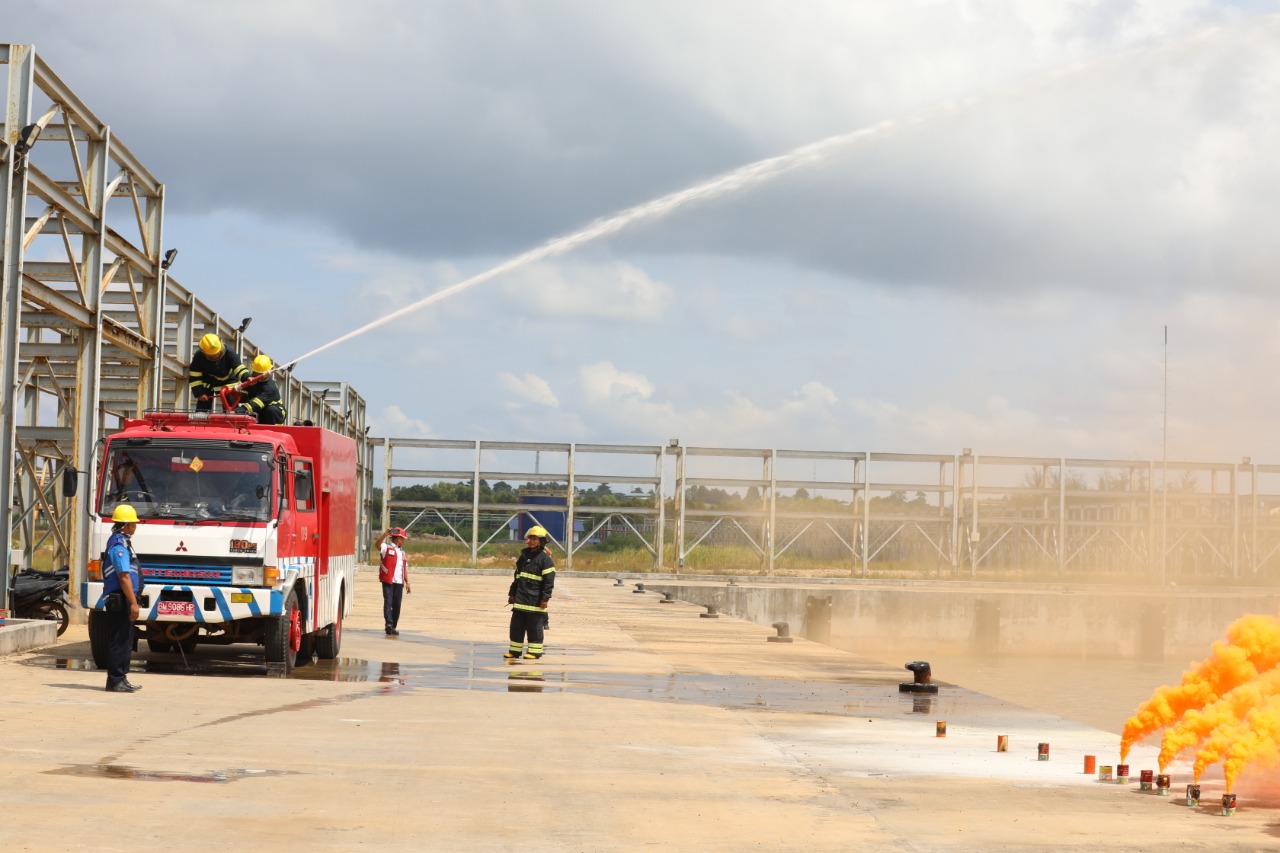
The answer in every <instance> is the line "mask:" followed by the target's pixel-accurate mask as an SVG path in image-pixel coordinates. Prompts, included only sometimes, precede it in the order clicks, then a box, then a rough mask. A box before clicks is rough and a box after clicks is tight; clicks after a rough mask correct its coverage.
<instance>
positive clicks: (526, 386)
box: [498, 373, 560, 409]
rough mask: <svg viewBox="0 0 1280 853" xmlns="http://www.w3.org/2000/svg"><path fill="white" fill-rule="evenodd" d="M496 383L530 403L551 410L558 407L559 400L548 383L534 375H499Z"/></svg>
mask: <svg viewBox="0 0 1280 853" xmlns="http://www.w3.org/2000/svg"><path fill="white" fill-rule="evenodd" d="M498 381H499V382H500V383H502V386H503V387H504V388H506V389H507V390H508V391H510V392H511V393H512V394H515V395H516V396H517V397H520V398H521V399H523V400H528V401H529V402H530V403H537V404H538V405H540V406H547V407H549V408H552V409H554V408H556V407H557V406H559V405H560V400H559V399H558V398H557V397H556V395H555V392H554V391H552V390H551V385H550V383H548V382H547V380H545V379H543V378H542V377H541V376H538V375H536V374H533V373H526V374H525V375H524V376H516V375H515V374H512V373H499V374H498Z"/></svg>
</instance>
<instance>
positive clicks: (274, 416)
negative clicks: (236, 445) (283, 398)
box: [258, 403, 285, 424]
mask: <svg viewBox="0 0 1280 853" xmlns="http://www.w3.org/2000/svg"><path fill="white" fill-rule="evenodd" d="M284 421H285V414H284V406H282V405H280V404H279V403H271V404H269V405H267V406H264V407H263V409H262V411H260V412H258V423H260V424H282V423H284Z"/></svg>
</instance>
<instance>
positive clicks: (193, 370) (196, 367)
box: [187, 332, 249, 412]
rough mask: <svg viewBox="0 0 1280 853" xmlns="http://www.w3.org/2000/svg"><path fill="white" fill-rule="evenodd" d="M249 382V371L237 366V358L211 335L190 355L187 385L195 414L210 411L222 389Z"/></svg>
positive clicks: (238, 358)
mask: <svg viewBox="0 0 1280 853" xmlns="http://www.w3.org/2000/svg"><path fill="white" fill-rule="evenodd" d="M248 378H249V370H248V368H246V367H245V366H244V365H243V364H241V363H240V356H238V355H236V354H235V353H234V352H232V351H231V349H230V348H229V347H227V346H226V345H224V344H223V343H222V338H220V337H218V336H217V335H215V334H213V333H212V332H210V333H209V334H207V335H205V336H204V337H203V338H201V339H200V346H198V347H197V348H196V351H195V352H193V353H192V354H191V363H190V364H189V365H187V383H188V384H189V385H190V387H191V396H192V397H194V398H195V401H196V411H197V412H209V411H212V410H213V398H214V397H216V396H217V394H218V391H219V390H220V389H221V388H223V387H224V386H226V385H238V384H239V383H241V382H243V381H244V380H246V379H248Z"/></svg>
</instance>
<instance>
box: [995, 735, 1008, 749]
mask: <svg viewBox="0 0 1280 853" xmlns="http://www.w3.org/2000/svg"><path fill="white" fill-rule="evenodd" d="M1008 751H1009V736H1008V735H996V752H1008Z"/></svg>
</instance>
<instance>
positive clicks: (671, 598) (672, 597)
mask: <svg viewBox="0 0 1280 853" xmlns="http://www.w3.org/2000/svg"><path fill="white" fill-rule="evenodd" d="M658 603H659V604H675V603H676V594H675V593H674V592H664V593H663V594H662V600H661V601H659V602H658Z"/></svg>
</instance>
